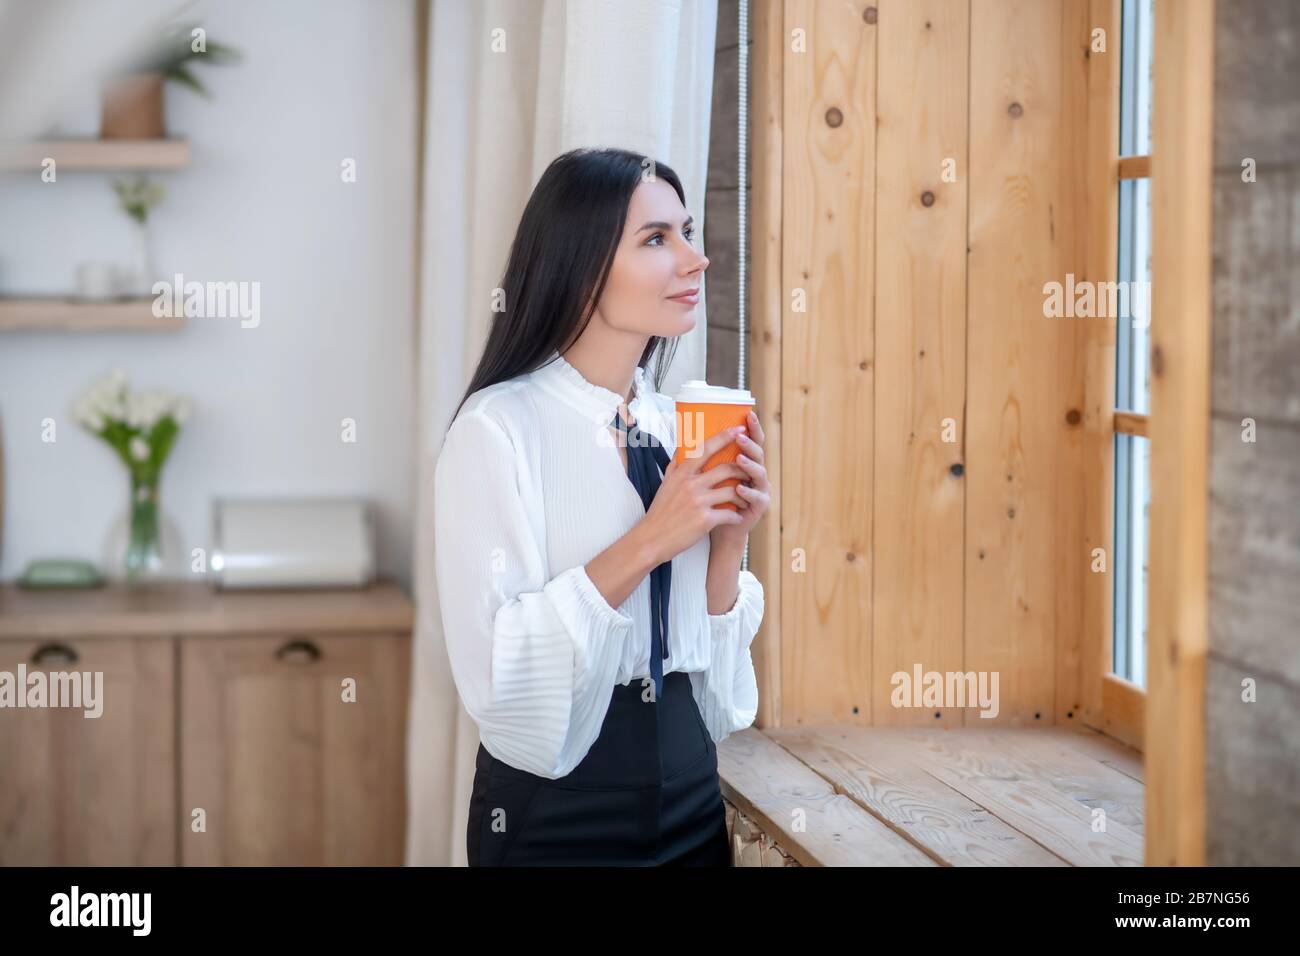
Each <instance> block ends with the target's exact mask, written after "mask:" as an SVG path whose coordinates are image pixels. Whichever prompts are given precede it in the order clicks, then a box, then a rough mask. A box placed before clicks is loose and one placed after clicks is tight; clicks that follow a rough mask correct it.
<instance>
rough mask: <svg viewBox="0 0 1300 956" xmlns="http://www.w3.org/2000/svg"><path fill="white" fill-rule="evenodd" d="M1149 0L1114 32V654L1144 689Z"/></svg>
mask: <svg viewBox="0 0 1300 956" xmlns="http://www.w3.org/2000/svg"><path fill="white" fill-rule="evenodd" d="M1152 22H1153V21H1152V8H1151V0H1123V10H1122V19H1121V34H1120V50H1121V52H1120V57H1121V59H1120V133H1119V141H1120V147H1119V148H1120V156H1121V159H1120V184H1119V262H1118V263H1117V266H1118V269H1117V275H1118V278H1119V283H1120V285H1119V288H1120V294H1119V296H1118V298H1117V301H1118V303H1119V304H1120V308H1119V310H1118V314H1117V316H1116V323H1117V324H1116V330H1115V333H1116V334H1115V341H1116V356H1115V410H1116V414H1115V536H1114V542H1115V544H1114V552H1115V554H1114V558H1115V560H1114V578H1113V580H1114V582H1115V594H1114V608H1115V619H1114V627H1113V634H1114V641H1113V648H1114V659H1113V661H1112V667H1113V670H1114V672H1115V674H1116V675H1118V676H1120V677H1123V678H1124V679H1125V680H1128V681H1131V682H1133V683H1135V684H1138V685H1139V686H1142V687H1145V686H1146V649H1147V614H1146V609H1147V602H1146V594H1147V541H1148V524H1147V515H1148V507H1149V505H1150V501H1151V497H1150V480H1149V478H1150V460H1151V456H1150V447H1149V446H1150V442H1149V440H1148V439H1147V437H1146V434H1147V414H1148V412H1149V411H1150V387H1149V386H1150V381H1149V379H1150V368H1151V342H1150V335H1149V333H1150V323H1151V293H1150V290H1151V259H1150V255H1151V202H1150V196H1151V190H1150V182H1151V181H1150V179H1149V178H1148V175H1149V166H1150V154H1151V29H1152Z"/></svg>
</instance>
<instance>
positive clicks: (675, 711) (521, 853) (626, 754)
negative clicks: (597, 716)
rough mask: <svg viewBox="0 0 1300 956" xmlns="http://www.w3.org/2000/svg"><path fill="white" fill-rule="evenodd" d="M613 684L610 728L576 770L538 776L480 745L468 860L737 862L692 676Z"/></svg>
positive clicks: (489, 863)
mask: <svg viewBox="0 0 1300 956" xmlns="http://www.w3.org/2000/svg"><path fill="white" fill-rule="evenodd" d="M663 686H664V693H663V698H662V699H660V700H659V701H657V702H651V701H648V700H646V699H645V697H647V696H648V695H649V694H648V691H646V690H644V689H643V687H642V682H641V681H640V680H633V681H632V682H631V683H629V684H628V685H626V686H624V685H622V684H616V685H614V690H613V697H612V699H611V700H610V705H609V712H608V713H607V714H606V715H605V721H604V723H603V724H602V725H601V728H600V735H599V736H598V737H597V738H596V742H595V743H594V744H592V746H591V749H590V750H589V751H588V752H587V755H586V756H585V757H584V758H583V759H582V761H581V762H580V763H579V764H578V765H577V766H576V767H574V768H573V770H572V771H571V772H570V773H569V774H567V775H566V776H563V777H560V778H557V779H554V780H552V779H549V778H547V777H539V776H537V775H535V774H532V773H528V772H526V771H524V770H520V769H518V768H517V767H513V766H511V765H510V764H507V763H505V762H504V761H501V760H498V759H496V758H495V757H493V756H492V755H491V754H490V753H488V751H487V749H486V748H485V747H484V746H483V745H482V744H479V748H478V759H477V761H476V766H475V771H474V789H473V793H472V795H471V797H470V807H469V825H468V829H467V833H466V847H467V851H468V857H469V865H470V866H730V865H731V847H730V844H729V841H728V839H727V823H726V810H725V808H724V806H723V803H722V790H721V788H720V786H719V783H718V757H717V746H716V744H714V742H713V739H712V738H711V737H710V736H709V732H708V730H707V728H706V727H705V726H704V720H703V719H702V718H701V716H700V711H699V708H698V707H697V706H696V704H695V698H694V696H692V694H691V683H690V677H689V676H687V675H686V674H685V673H682V672H681V671H675V672H673V673H671V674H665V675H664V684H663Z"/></svg>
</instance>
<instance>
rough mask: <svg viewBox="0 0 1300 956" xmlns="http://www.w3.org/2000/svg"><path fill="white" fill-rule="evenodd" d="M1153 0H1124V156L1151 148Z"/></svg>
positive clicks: (1121, 135) (1121, 133)
mask: <svg viewBox="0 0 1300 956" xmlns="http://www.w3.org/2000/svg"><path fill="white" fill-rule="evenodd" d="M1151 3H1152V0H1123V12H1122V15H1121V19H1120V24H1121V31H1122V32H1121V36H1120V114H1119V115H1120V130H1119V151H1120V155H1122V156H1146V155H1149V154H1150V152H1151V82H1152V75H1153V71H1152V67H1151V30H1152V26H1153V24H1154V19H1153V14H1152V8H1151Z"/></svg>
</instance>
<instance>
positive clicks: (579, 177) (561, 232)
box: [452, 148, 686, 420]
mask: <svg viewBox="0 0 1300 956" xmlns="http://www.w3.org/2000/svg"><path fill="white" fill-rule="evenodd" d="M647 173H650V174H653V175H654V177H655V178H658V179H662V180H664V181H665V182H667V183H668V184H669V185H670V186H672V187H673V189H675V190H676V191H677V197H678V198H679V199H681V201H682V205H683V206H685V205H686V194H685V192H683V190H682V183H681V180H680V179H679V178H678V177H677V174H676V173H675V172H673V171H672V170H671V169H670V168H669V167H668V166H666V165H664V164H663V163H660V162H657V161H655V160H653V159H651V158H650V157H647V156H643V155H641V154H639V153H633V152H630V151H628V150H625V149H613V148H609V149H592V148H584V149H575V150H571V151H570V152H567V153H564V154H562V155H560V156H557V157H556V158H555V159H554V160H552V161H551V164H550V165H549V166H547V167H546V171H545V172H544V173H542V176H541V178H540V179H539V180H538V181H537V185H536V186H534V187H533V194H532V195H531V196H530V197H529V198H528V204H527V205H526V206H525V207H524V212H523V215H522V216H521V217H520V219H519V228H518V229H517V230H516V232H515V238H514V242H512V243H511V245H510V258H509V260H508V261H507V263H506V271H505V276H504V278H503V279H502V280H501V288H502V290H504V293H505V311H503V312H497V313H494V316H493V319H492V329H491V331H490V332H489V333H488V339H487V344H486V345H485V346H484V347H483V357H482V358H481V359H479V363H478V368H477V369H475V370H474V375H473V377H472V378H471V379H470V382H469V387H468V388H466V389H465V394H464V396H463V397H462V398H461V400H460V404H459V405H457V406H456V412H455V413H454V414H453V415H452V419H453V420H455V417H456V415H458V414H460V410H461V408H462V406H464V404H465V402H466V400H467V399H468V398H469V397H470V396H471V395H473V394H474V393H475V392H476V391H478V390H479V389H481V388H486V387H487V386H489V385H495V384H496V383H497V382H504V381H507V380H508V379H512V378H514V377H515V376H517V375H521V374H524V373H526V372H531V371H533V370H534V369H536V368H539V367H540V366H541V365H542V363H543V362H544V361H545V360H546V357H547V356H548V355H550V354H551V352H561V353H563V352H565V351H566V350H567V349H568V348H569V346H570V345H572V344H573V343H574V342H576V341H577V340H578V337H579V336H581V335H582V332H583V330H584V329H586V327H587V323H588V322H590V321H591V316H592V313H593V312H594V311H595V307H596V303H597V302H598V301H599V300H600V294H601V292H603V291H604V289H605V281H606V279H608V277H609V270H610V267H611V266H612V265H613V263H614V253H615V251H616V250H617V248H618V243H619V240H620V239H621V238H622V236H623V228H624V226H625V225H626V221H627V209H628V204H629V203H631V201H632V193H633V191H635V189H636V187H637V185H638V184H639V183H640V182H641V180H642V177H643V176H645V175H646V174H647ZM676 350H677V339H676V337H675V336H674V337H670V338H665V337H664V336H659V335H652V336H651V337H650V341H649V342H647V343H646V349H645V352H643V353H642V355H641V359H640V361H639V362H638V363H637V364H638V365H639V366H640V367H641V368H643V369H647V366H648V363H649V362H650V360H651V359H652V358H654V359H655V369H654V371H653V372H649V375H650V378H651V380H652V381H653V382H654V387H655V390H656V391H658V390H659V388H660V386H661V384H662V382H663V378H664V374H665V372H666V371H667V369H668V365H669V363H671V362H672V359H673V354H674V353H675V352H676Z"/></svg>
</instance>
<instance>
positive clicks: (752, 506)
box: [708, 410, 772, 548]
mask: <svg viewBox="0 0 1300 956" xmlns="http://www.w3.org/2000/svg"><path fill="white" fill-rule="evenodd" d="M746 421H747V425H746V428H747V429H748V433H747V434H742V435H740V436H739V437H737V439H736V442H737V444H739V445H740V452H741V454H740V457H739V458H737V459H736V464H737V465H738V466H739V467H740V468H742V469H744V476H745V480H744V481H742V482H741V484H739V485H737V486H736V491H737V492H739V496H740V498H741V503H740V504H739V505H738V506H737V507H739V508H740V509H741V510H740V512H739V514H740V516H741V520H740V521H738V522H735V523H729V524H724V525H719V526H718V527H716V528H714V529H713V531H711V532H710V537H711V539H712V542H713V543H714V544H716V545H724V544H728V543H734V544H736V545H738V546H739V547H742V548H743V547H744V544H745V536H746V535H748V534H749V532H750V531H751V530H752V529H753V527H754V525H756V524H758V520H759V519H760V518H762V517H763V515H764V514H766V513H767V509H768V506H769V505H770V504H771V502H772V486H771V484H769V483H768V480H767V467H766V466H765V465H764V463H763V459H764V454H763V444H764V442H765V441H766V436H765V435H764V434H763V426H762V425H761V424H759V421H758V415H756V414H755V413H754V412H753V411H752V410H751V411H750V413H749V415H748V417H747V420H746ZM714 470H716V469H714ZM708 474H713V470H710V471H709V472H708ZM724 477H730V476H724ZM722 510H726V509H722Z"/></svg>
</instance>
